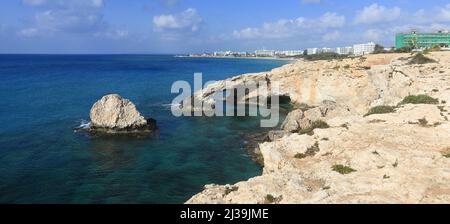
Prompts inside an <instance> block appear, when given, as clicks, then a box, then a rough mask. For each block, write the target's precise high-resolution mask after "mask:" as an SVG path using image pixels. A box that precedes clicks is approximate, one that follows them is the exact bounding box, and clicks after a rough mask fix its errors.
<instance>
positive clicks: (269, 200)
mask: <svg viewBox="0 0 450 224" xmlns="http://www.w3.org/2000/svg"><path fill="white" fill-rule="evenodd" d="M281 199H283V196H280V197H275V196H273V195H271V194H268V195H266V197H265V198H264V204H277V203H279V202H280V201H281Z"/></svg>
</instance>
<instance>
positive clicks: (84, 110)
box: [0, 55, 289, 204]
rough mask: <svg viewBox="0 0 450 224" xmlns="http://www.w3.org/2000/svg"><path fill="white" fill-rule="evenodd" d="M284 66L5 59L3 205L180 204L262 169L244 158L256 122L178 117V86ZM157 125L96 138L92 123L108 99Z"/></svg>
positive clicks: (151, 59)
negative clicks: (138, 134) (149, 131)
mask: <svg viewBox="0 0 450 224" xmlns="http://www.w3.org/2000/svg"><path fill="white" fill-rule="evenodd" d="M287 63H289V62H288V61H282V60H255V59H232V58H179V57H174V56H173V55H0V203H68V204H73V203H76V204H78V203H82V204H91V203H95V204H112V203H120V204H122V203H125V204H127V203H162V204H179V203H184V202H185V201H187V200H188V199H189V198H190V197H192V196H193V195H195V194H196V193H199V192H201V191H202V189H203V186H204V185H205V184H211V183H215V184H227V183H235V182H239V181H243V180H247V179H248V178H251V177H254V176H258V175H260V174H261V172H262V168H261V167H260V166H259V165H258V164H257V163H256V162H254V161H253V160H252V157H251V156H250V155H249V153H248V152H247V151H246V150H245V143H246V138H245V136H246V135H248V134H252V133H256V132H261V131H264V130H262V129H261V128H260V127H259V126H260V119H261V118H258V117H175V116H173V115H172V113H171V110H170V104H171V102H172V100H173V99H174V98H175V97H176V96H177V95H178V94H172V93H171V86H172V84H173V83H174V82H175V81H179V80H184V81H188V82H189V83H193V75H194V73H196V72H201V73H203V79H204V82H206V81H208V80H221V79H225V78H229V77H232V76H235V75H239V74H243V73H253V72H262V71H268V70H271V69H273V68H275V67H279V66H282V65H283V64H287ZM111 93H117V94H120V95H121V96H123V97H124V98H127V99H130V100H131V101H132V102H134V103H135V104H136V107H137V108H138V110H139V111H140V112H141V113H142V114H143V115H144V116H145V117H148V118H150V117H151V118H154V119H156V120H157V123H158V126H159V129H160V135H159V137H156V138H133V137H95V136H91V135H89V134H87V133H83V132H75V131H74V129H75V128H77V127H80V126H83V125H86V124H88V122H89V111H90V109H91V107H92V105H93V104H94V103H95V102H96V101H97V100H99V99H100V98H101V97H102V96H104V95H106V94H111Z"/></svg>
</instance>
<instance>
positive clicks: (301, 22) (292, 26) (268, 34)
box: [233, 12, 345, 39]
mask: <svg viewBox="0 0 450 224" xmlns="http://www.w3.org/2000/svg"><path fill="white" fill-rule="evenodd" d="M344 25H345V16H340V15H338V14H336V13H331V12H327V13H325V14H323V15H322V16H320V17H319V18H318V19H306V18H303V17H299V18H297V19H280V20H278V21H276V22H266V23H264V24H263V25H262V26H261V27H247V28H244V29H241V30H235V31H233V37H234V38H235V39H255V38H264V39H285V38H290V37H293V36H297V35H301V34H305V33H311V32H326V30H327V29H328V28H339V27H342V26H344Z"/></svg>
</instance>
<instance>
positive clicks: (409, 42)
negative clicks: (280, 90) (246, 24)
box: [180, 30, 450, 58]
mask: <svg viewBox="0 0 450 224" xmlns="http://www.w3.org/2000/svg"><path fill="white" fill-rule="evenodd" d="M395 45H396V46H395V47H391V48H385V47H383V46H381V45H379V44H376V43H375V42H369V43H360V44H354V45H352V46H345V47H336V48H328V47H323V48H307V49H303V50H282V51H276V50H266V49H262V50H256V51H254V52H239V51H232V50H227V51H216V52H213V53H197V54H188V55H183V56H180V57H235V58H298V57H304V56H314V55H321V54H330V55H336V56H338V57H339V56H343V57H345V56H354V57H358V56H364V55H367V54H373V53H387V52H411V51H423V50H424V49H427V48H432V47H440V48H441V49H442V50H450V49H449V48H448V47H449V45H450V33H449V31H438V32H435V33H419V32H417V31H416V30H413V31H411V32H409V33H399V34H397V35H396V39H395Z"/></svg>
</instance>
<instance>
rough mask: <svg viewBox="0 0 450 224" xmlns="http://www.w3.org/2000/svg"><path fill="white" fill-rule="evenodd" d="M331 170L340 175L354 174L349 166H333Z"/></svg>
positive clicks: (353, 170)
mask: <svg viewBox="0 0 450 224" xmlns="http://www.w3.org/2000/svg"><path fill="white" fill-rule="evenodd" d="M331 168H332V169H333V171H336V172H338V173H340V174H342V175H345V174H349V173H352V172H356V170H355V169H353V168H351V167H349V166H344V165H333V166H332V167H331Z"/></svg>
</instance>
